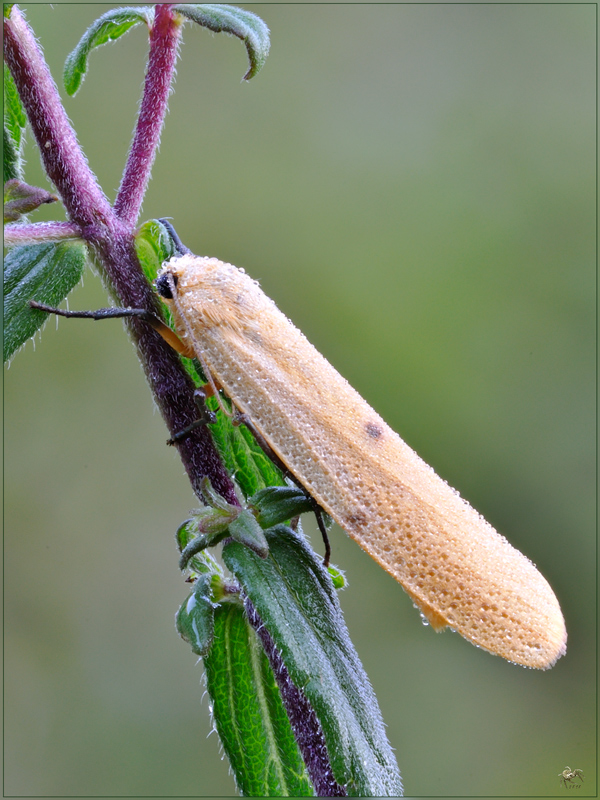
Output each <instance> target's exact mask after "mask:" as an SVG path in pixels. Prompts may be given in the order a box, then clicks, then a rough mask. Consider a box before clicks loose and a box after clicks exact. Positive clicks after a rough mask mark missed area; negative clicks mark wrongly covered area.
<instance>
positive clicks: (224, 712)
mask: <svg viewBox="0 0 600 800" xmlns="http://www.w3.org/2000/svg"><path fill="white" fill-rule="evenodd" d="M242 549H247V548H242ZM204 665H205V669H206V689H207V691H208V694H209V696H210V699H211V706H212V711H213V718H214V722H215V727H216V729H217V731H218V734H219V737H220V739H221V742H222V744H223V748H224V750H225V752H226V753H227V757H228V758H229V763H230V764H231V768H232V770H233V774H234V776H235V780H236V783H237V785H238V789H239V791H240V793H241V794H242V795H244V796H247V797H307V796H312V794H313V791H312V787H311V784H310V781H309V780H308V778H307V776H306V771H305V769H304V764H303V762H302V758H301V756H300V752H299V750H298V746H297V744H296V740H295V739H294V735H293V733H292V729H291V727H290V723H289V721H288V718H287V715H286V713H285V709H284V708H283V704H282V702H281V696H280V694H279V689H278V688H277V684H276V683H275V678H274V676H273V673H272V671H271V668H270V666H269V662H268V660H267V657H266V656H265V654H264V652H263V649H262V647H261V645H260V643H259V641H258V639H257V637H256V634H255V633H254V631H253V629H252V628H251V627H250V625H249V623H248V620H247V619H246V616H245V614H244V610H243V608H242V606H241V605H239V604H237V603H223V604H222V605H220V606H219V608H218V609H216V611H215V617H214V639H213V645H212V647H211V649H210V652H209V653H208V655H207V656H205V658H204Z"/></svg>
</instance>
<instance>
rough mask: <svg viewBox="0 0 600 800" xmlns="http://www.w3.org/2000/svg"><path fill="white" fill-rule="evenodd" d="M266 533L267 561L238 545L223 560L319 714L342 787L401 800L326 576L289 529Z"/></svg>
mask: <svg viewBox="0 0 600 800" xmlns="http://www.w3.org/2000/svg"><path fill="white" fill-rule="evenodd" d="M265 535H266V538H267V541H268V543H269V558H267V559H266V560H262V559H260V558H258V557H257V556H256V555H254V553H252V552H251V551H250V550H249V549H248V548H246V547H241V546H240V545H239V544H238V543H237V542H229V543H227V544H226V545H225V546H224V548H223V559H224V561H225V563H226V565H227V566H228V567H229V569H230V570H231V571H232V572H233V573H234V574H235V576H236V578H237V579H238V580H239V581H240V583H241V585H242V587H243V589H244V591H245V593H246V594H247V595H248V597H249V598H250V600H251V601H252V603H253V605H254V607H255V608H256V610H257V612H258V614H259V615H260V617H261V619H262V621H263V623H264V625H265V626H266V628H267V630H268V631H269V633H270V634H271V636H272V638H273V640H274V641H275V644H276V646H277V648H278V650H279V652H280V653H281V656H282V658H283V661H284V663H285V665H286V667H287V669H288V671H289V673H290V676H291V678H292V680H293V682H294V683H295V685H296V686H298V687H300V688H302V691H303V692H304V694H305V695H306V698H307V699H308V701H309V703H310V704H311V706H312V708H313V709H314V711H315V713H316V714H317V717H318V719H319V721H320V723H321V727H322V729H323V734H324V736H325V741H326V743H327V749H328V752H329V756H330V759H331V766H332V769H333V774H334V777H335V779H336V781H337V782H338V783H339V784H342V785H345V786H346V788H347V790H348V794H349V795H350V796H359V797H390V796H393V797H395V796H398V795H400V794H401V793H402V783H401V779H400V773H399V772H398V767H397V764H396V760H395V758H394V754H393V752H392V749H391V747H390V745H389V743H388V741H387V737H386V735H385V728H384V723H383V719H382V716H381V712H380V710H379V707H378V705H377V700H376V698H375V695H374V693H373V690H372V688H371V686H370V684H369V680H368V678H367V676H366V674H365V672H364V669H363V667H362V664H361V663H360V660H359V658H358V655H357V653H356V651H355V650H354V647H353V645H352V643H351V641H350V639H349V636H348V631H347V629H346V625H345V623H344V620H343V617H342V613H341V609H340V606H339V602H338V599H337V595H336V592H335V590H334V588H333V585H332V582H331V580H330V578H329V575H328V573H327V572H326V570H325V569H324V568H323V566H322V565H321V563H320V562H319V560H318V559H317V557H316V556H315V554H314V553H312V551H311V550H310V549H309V547H308V546H307V544H306V542H305V541H304V539H303V538H301V537H300V536H299V535H298V534H296V533H294V532H293V531H292V530H291V529H290V528H286V527H284V526H282V525H280V526H278V527H276V528H273V529H272V530H271V531H266V533H265Z"/></svg>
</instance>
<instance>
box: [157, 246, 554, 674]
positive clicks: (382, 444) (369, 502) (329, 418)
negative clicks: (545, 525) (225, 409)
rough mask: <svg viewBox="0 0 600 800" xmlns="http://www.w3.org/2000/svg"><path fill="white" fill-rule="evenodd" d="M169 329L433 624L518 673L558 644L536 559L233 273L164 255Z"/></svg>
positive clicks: (548, 661)
mask: <svg viewBox="0 0 600 800" xmlns="http://www.w3.org/2000/svg"><path fill="white" fill-rule="evenodd" d="M163 274H168V275H171V276H172V285H173V286H174V287H175V292H174V296H173V300H172V306H173V314H174V319H175V324H176V328H177V332H178V333H179V335H180V336H181V338H182V339H183V340H184V342H185V343H186V344H188V345H191V346H192V347H193V349H194V350H195V352H196V354H197V355H198V358H199V359H200V360H201V362H202V363H203V364H204V366H205V367H206V369H207V370H208V371H209V372H210V374H211V375H212V376H213V378H214V379H215V380H216V382H217V383H218V384H219V385H220V386H222V387H223V389H224V390H225V392H226V393H227V394H228V396H229V397H230V398H231V399H232V400H233V402H234V403H235V405H236V406H237V407H238V408H239V409H240V410H241V411H242V412H243V413H245V414H248V415H249V417H250V418H251V420H252V423H253V425H254V426H255V427H256V428H257V430H258V431H259V432H260V434H261V435H262V436H263V437H264V439H265V440H266V441H267V442H268V444H269V446H270V447H271V448H272V449H273V451H274V452H275V453H276V454H277V455H278V456H279V458H280V459H281V460H282V461H283V463H284V464H285V465H286V466H287V468H288V469H289V470H290V472H291V473H292V474H293V475H294V476H295V477H296V478H297V479H298V480H299V481H300V482H301V483H302V485H303V486H304V487H305V488H306V489H307V491H308V492H310V494H311V495H312V496H313V497H314V498H315V500H317V502H318V503H319V504H320V505H321V506H322V507H323V508H324V509H325V510H326V511H327V512H328V513H329V514H330V515H331V516H332V517H333V519H334V520H335V521H336V522H337V523H338V524H339V525H340V526H341V527H342V528H343V529H344V530H345V531H346V532H347V533H348V534H349V535H350V536H351V537H352V538H353V539H354V540H355V541H356V542H358V544H359V545H360V546H361V547H362V548H363V549H364V550H366V552H367V553H369V555H371V556H372V557H373V558H374V559H375V560H376V561H378V562H379V563H380V564H381V566H382V567H383V568H384V569H385V570H387V572H389V573H390V574H391V575H393V577H394V578H396V580H398V581H399V582H400V583H401V584H402V586H403V587H404V589H405V590H406V591H407V592H408V594H409V595H410V597H411V598H412V600H413V601H414V603H415V604H416V605H417V606H418V607H419V608H420V609H421V611H422V613H423V614H424V616H425V617H426V618H427V619H428V620H429V622H430V623H431V624H432V627H434V628H435V629H436V630H441V629H442V628H444V627H446V626H449V627H451V628H453V629H454V630H456V631H458V632H459V633H461V634H462V635H463V636H464V637H465V638H466V639H468V640H469V641H471V642H473V644H475V645H478V646H479V647H482V648H484V649H486V650H488V651H490V652H491V653H495V654H497V655H501V656H503V657H504V658H506V659H508V660H509V661H513V662H516V663H518V664H522V665H524V666H527V667H536V668H541V669H546V668H548V667H551V666H552V665H553V664H554V662H555V661H556V660H557V659H558V658H560V656H561V655H563V654H564V653H565V651H566V630H565V625H564V620H563V617H562V613H561V610H560V606H559V604H558V601H557V599H556V597H555V595H554V593H553V591H552V589H551V588H550V586H549V584H548V583H547V582H546V580H545V579H544V578H543V576H542V575H541V574H540V572H539V571H538V570H537V569H536V567H535V566H534V565H533V564H532V563H531V562H530V561H529V560H528V559H527V558H526V557H525V556H524V555H522V554H521V553H520V552H519V551H518V550H516V549H515V548H514V547H512V546H511V545H510V544H509V543H508V542H507V541H506V539H504V537H502V536H501V535H500V534H499V533H497V531H495V530H494V528H492V526H491V525H489V524H488V523H487V522H486V521H485V520H484V519H483V518H482V517H481V516H480V515H479V514H478V513H477V512H476V511H475V510H474V509H473V508H472V507H471V506H470V505H469V504H468V503H467V502H466V501H465V500H463V499H462V498H461V497H460V496H459V494H458V493H457V492H456V491H454V490H453V489H452V488H451V487H450V486H448V484H447V483H446V482H445V481H443V480H442V479H441V478H440V477H439V476H438V475H436V473H435V472H434V471H433V470H432V469H431V467H429V466H428V465H427V464H425V462H424V461H423V460H422V459H421V458H419V456H418V455H417V454H416V453H415V452H414V451H413V450H412V449H411V448H410V447H409V446H408V445H407V444H406V443H405V442H403V441H402V439H401V438H400V437H399V436H398V435H397V434H396V433H395V432H394V431H393V430H391V428H389V427H388V426H387V425H386V423H385V422H384V421H383V420H382V419H381V417H380V416H379V415H378V414H377V413H376V412H375V411H374V410H373V409H372V408H371V407H370V406H369V405H368V404H367V403H366V402H365V401H364V400H363V399H362V397H360V395H359V394H358V393H357V392H356V391H354V389H352V387H351V386H350V385H349V384H348V382H347V381H346V380H344V378H342V377H341V375H339V374H338V373H337V372H336V371H335V369H334V368H333V367H332V366H331V365H330V364H329V363H328V362H327V361H326V359H325V358H323V356H322V355H321V354H320V353H319V352H318V351H317V350H316V349H315V348H314V347H313V346H312V345H311V344H310V343H309V342H308V340H307V339H306V337H305V336H304V335H303V334H302V333H301V332H300V331H299V330H298V329H297V328H296V327H294V325H293V324H292V323H291V322H290V321H289V320H288V319H287V317H285V316H284V315H283V314H282V313H281V312H280V311H279V310H278V309H277V307H276V306H275V304H274V303H273V301H272V300H270V299H269V298H268V297H267V296H266V295H265V294H264V292H263V291H262V290H261V289H260V287H259V286H258V284H257V282H256V281H254V280H252V279H251V278H250V277H248V276H247V275H246V274H245V273H244V271H243V270H240V269H238V268H236V267H234V266H232V265H231V264H224V263H223V262H221V261H219V260H217V259H215V258H201V257H199V256H194V255H185V256H181V257H178V258H174V259H171V261H169V262H168V263H167V264H166V265H165V266H164V267H163Z"/></svg>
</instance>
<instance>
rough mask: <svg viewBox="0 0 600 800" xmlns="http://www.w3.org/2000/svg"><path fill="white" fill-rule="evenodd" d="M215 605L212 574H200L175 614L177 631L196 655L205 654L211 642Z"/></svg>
mask: <svg viewBox="0 0 600 800" xmlns="http://www.w3.org/2000/svg"><path fill="white" fill-rule="evenodd" d="M214 618H215V607H214V604H213V596H212V575H209V574H205V575H200V576H199V577H198V579H197V580H196V582H195V583H194V591H193V592H192V593H191V594H190V595H189V597H188V598H187V600H185V602H184V603H182V605H181V608H180V609H179V611H178V612H177V614H176V616H175V627H176V628H177V633H178V634H179V635H180V636H181V638H182V639H184V640H185V641H186V642H188V643H189V644H190V646H191V648H192V651H193V652H194V653H196V655H197V656H205V655H206V654H207V653H208V651H209V650H210V647H211V645H212V643H213V637H214Z"/></svg>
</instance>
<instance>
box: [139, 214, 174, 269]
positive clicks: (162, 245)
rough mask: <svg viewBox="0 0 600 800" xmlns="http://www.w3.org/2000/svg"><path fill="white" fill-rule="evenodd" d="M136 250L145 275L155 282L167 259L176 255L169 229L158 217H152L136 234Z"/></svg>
mask: <svg viewBox="0 0 600 800" xmlns="http://www.w3.org/2000/svg"><path fill="white" fill-rule="evenodd" d="M134 244H135V252H136V254H137V257H138V260H139V262H140V265H141V267H142V269H143V271H144V275H145V276H146V277H147V278H148V280H149V281H150V282H151V283H153V282H154V281H155V280H156V276H157V275H158V271H159V269H160V268H161V267H162V265H163V264H164V262H165V261H168V260H169V259H170V258H171V257H172V256H174V255H175V247H174V246H173V241H172V239H171V236H170V235H169V231H168V230H167V229H166V227H165V226H164V225H163V224H162V222H160V220H158V219H150V220H148V222H144V224H143V225H142V226H141V227H140V228H139V229H138V230H137V232H136V234H135V241H134Z"/></svg>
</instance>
